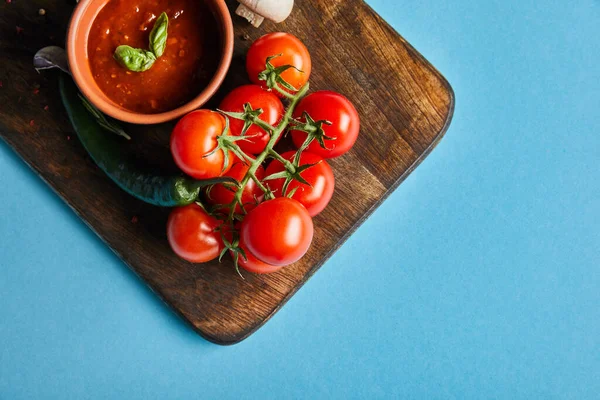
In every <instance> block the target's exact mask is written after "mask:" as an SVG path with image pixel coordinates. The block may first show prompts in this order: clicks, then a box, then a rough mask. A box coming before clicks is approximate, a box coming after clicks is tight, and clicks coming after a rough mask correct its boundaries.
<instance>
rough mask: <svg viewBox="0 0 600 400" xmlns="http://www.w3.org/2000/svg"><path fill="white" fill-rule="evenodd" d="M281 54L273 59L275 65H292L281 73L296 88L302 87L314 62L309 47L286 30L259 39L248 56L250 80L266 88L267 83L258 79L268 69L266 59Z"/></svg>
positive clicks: (247, 68) (247, 63)
mask: <svg viewBox="0 0 600 400" xmlns="http://www.w3.org/2000/svg"><path fill="white" fill-rule="evenodd" d="M277 54H281V56H280V57H277V58H274V59H272V60H271V64H273V66H275V67H281V66H283V65H292V66H294V67H296V68H298V70H300V71H302V72H300V71H298V70H296V69H294V68H290V69H288V70H287V71H285V72H284V73H282V74H281V77H282V78H283V79H284V80H285V81H286V82H287V83H289V84H290V85H292V86H293V87H295V88H296V89H300V88H301V87H302V86H304V84H306V82H308V79H309V77H310V72H311V68H312V63H311V59H310V54H309V53H308V49H307V48H306V46H305V45H304V43H302V42H301V41H300V39H298V38H297V37H296V36H294V35H291V34H289V33H284V32H275V33H269V34H266V35H264V36H262V37H260V38H259V39H257V40H256V41H255V42H254V43H252V46H250V50H248V55H247V56H246V71H248V76H249V77H250V81H252V82H253V83H256V84H257V85H261V86H262V87H264V88H266V87H267V86H266V83H265V82H264V81H261V80H259V79H258V75H259V74H260V73H261V72H263V71H264V70H265V69H266V61H267V58H268V57H270V56H275V55H277Z"/></svg>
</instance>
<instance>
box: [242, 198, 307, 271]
mask: <svg viewBox="0 0 600 400" xmlns="http://www.w3.org/2000/svg"><path fill="white" fill-rule="evenodd" d="M313 233H314V228H313V221H312V218H311V217H310V215H309V214H308V211H306V208H304V206H303V205H302V204H300V203H299V202H297V201H296V200H293V199H289V198H287V197H281V198H277V199H274V200H269V201H266V202H264V203H262V204H260V205H259V206H258V207H256V208H255V209H254V210H252V211H250V212H249V213H248V215H247V216H246V218H245V219H244V221H243V222H242V228H241V231H240V241H242V242H243V243H244V244H245V246H246V247H247V249H248V251H249V252H250V253H252V255H254V256H255V257H256V258H258V259H259V260H260V261H263V262H265V263H267V264H270V265H274V266H285V265H289V264H292V263H294V262H296V261H298V260H299V259H300V258H302V257H303V256H304V254H306V252H307V251H308V248H309V247H310V244H311V242H312V238H313Z"/></svg>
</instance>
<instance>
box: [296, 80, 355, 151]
mask: <svg viewBox="0 0 600 400" xmlns="http://www.w3.org/2000/svg"><path fill="white" fill-rule="evenodd" d="M305 112H306V113H308V114H309V115H310V117H311V118H312V119H313V120H315V121H320V120H326V121H329V122H331V123H332V124H331V125H330V126H328V125H325V124H323V131H324V132H325V136H328V137H330V138H333V139H332V140H327V139H326V140H325V147H327V148H326V149H324V148H323V147H321V145H320V144H319V142H317V141H316V140H315V141H313V142H312V143H311V144H310V146H308V149H307V150H308V151H309V152H311V153H314V154H317V155H320V156H321V157H323V158H334V157H339V156H341V155H342V154H345V153H347V152H348V151H349V150H350V149H351V148H352V146H354V143H356V139H357V138H358V133H359V131H360V118H359V116H358V112H357V111H356V108H354V105H352V103H351V102H350V101H349V100H348V99H347V98H345V97H344V96H342V95H341V94H339V93H335V92H331V91H326V90H324V91H320V92H315V93H312V94H309V95H308V96H306V97H305V98H303V99H302V100H301V101H300V103H299V104H298V107H296V110H295V111H294V118H296V119H299V120H300V121H302V122H306V121H305V119H304V117H303V114H304V113H305ZM306 137H307V134H306V133H305V132H302V131H292V139H293V141H294V144H295V145H296V147H298V148H299V147H300V146H302V144H303V143H304V141H305V140H306Z"/></svg>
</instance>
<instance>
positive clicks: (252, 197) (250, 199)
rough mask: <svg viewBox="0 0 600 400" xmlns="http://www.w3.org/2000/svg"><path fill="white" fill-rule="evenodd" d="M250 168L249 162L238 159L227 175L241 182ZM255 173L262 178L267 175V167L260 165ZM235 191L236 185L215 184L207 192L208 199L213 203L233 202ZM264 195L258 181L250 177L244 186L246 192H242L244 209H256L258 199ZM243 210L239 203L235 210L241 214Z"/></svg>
mask: <svg viewBox="0 0 600 400" xmlns="http://www.w3.org/2000/svg"><path fill="white" fill-rule="evenodd" d="M248 169H250V166H249V165H248V164H245V163H243V162H242V161H237V162H236V163H235V164H233V166H232V167H231V169H230V170H229V172H227V174H225V175H226V176H230V177H232V178H233V179H235V180H236V181H238V182H240V181H241V180H242V179H243V178H244V176H246V173H247V172H248ZM255 175H256V177H257V178H258V179H259V180H262V179H263V178H264V176H265V169H264V168H263V167H262V166H259V167H258V169H257V170H256V172H255ZM235 192H236V188H234V187H228V186H225V185H222V184H218V185H215V186H213V188H212V189H210V191H209V192H208V193H207V200H208V202H209V203H210V204H212V205H219V204H225V205H227V204H231V202H232V201H233V198H234V196H235ZM264 196H265V194H264V193H263V191H262V190H261V189H260V188H259V187H258V186H257V185H256V182H255V181H254V180H252V179H250V180H249V181H248V183H247V184H246V187H245V188H244V192H243V193H242V203H243V204H244V209H245V210H246V212H249V211H250V210H252V209H254V208H255V207H256V201H258V202H259V203H260V202H261V201H262V199H263V197H264ZM241 211H242V210H241V207H240V206H239V205H237V206H236V208H235V212H236V213H238V214H239V213H241Z"/></svg>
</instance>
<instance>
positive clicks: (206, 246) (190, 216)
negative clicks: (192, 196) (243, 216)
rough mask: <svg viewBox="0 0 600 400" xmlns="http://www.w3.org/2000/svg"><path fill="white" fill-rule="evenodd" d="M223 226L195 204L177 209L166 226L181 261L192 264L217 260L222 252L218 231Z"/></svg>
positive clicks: (173, 247) (170, 242)
mask: <svg viewBox="0 0 600 400" xmlns="http://www.w3.org/2000/svg"><path fill="white" fill-rule="evenodd" d="M220 224H221V223H220V222H219V221H218V220H217V219H216V218H214V217H212V216H210V215H208V214H207V213H206V211H204V210H203V209H202V207H200V206H199V205H197V204H195V203H193V204H190V205H188V206H185V207H179V208H175V209H174V210H173V211H172V212H171V215H169V220H168V222H167V237H168V239H169V244H170V245H171V248H172V249H173V251H174V252H175V254H177V255H178V256H179V257H181V258H183V259H184V260H187V261H190V262H193V263H203V262H208V261H211V260H214V259H215V258H217V257H218V256H219V254H220V253H221V251H222V250H223V248H224V247H225V246H224V244H223V240H222V239H221V234H220V232H218V230H217V228H218V227H219V225H220Z"/></svg>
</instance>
